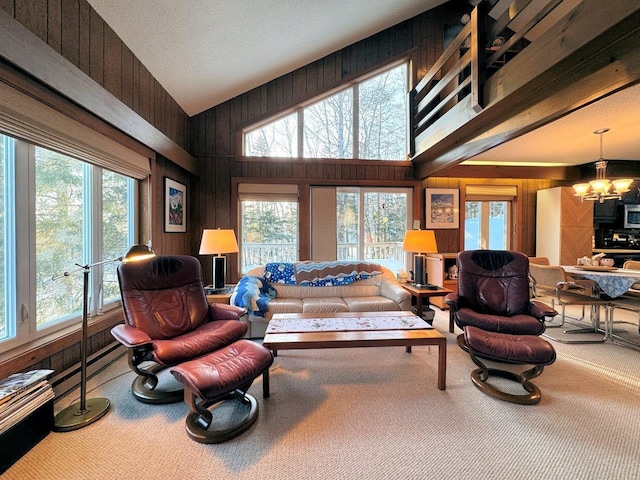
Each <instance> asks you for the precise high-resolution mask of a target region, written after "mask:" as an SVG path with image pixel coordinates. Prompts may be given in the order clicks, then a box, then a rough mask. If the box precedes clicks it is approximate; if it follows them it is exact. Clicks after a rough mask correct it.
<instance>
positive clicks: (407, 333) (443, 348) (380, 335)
mask: <svg viewBox="0 0 640 480" xmlns="http://www.w3.org/2000/svg"><path fill="white" fill-rule="evenodd" d="M375 316H378V317H382V316H386V317H388V316H395V317H400V316H407V317H416V315H414V314H413V313H411V312H358V313H278V314H275V315H274V316H273V318H272V319H271V320H272V321H273V320H285V319H301V318H347V317H352V318H371V317H375ZM421 321H424V320H422V319H421ZM425 323H426V322H425ZM262 344H263V345H264V346H265V347H267V348H269V349H270V350H272V351H273V353H274V355H277V353H278V350H295V349H311V348H355V347H398V346H400V347H406V350H407V352H411V347H413V346H417V345H437V346H438V388H439V389H440V390H445V389H446V378H447V339H446V338H445V337H444V336H443V335H442V334H441V333H440V332H438V331H437V330H435V329H433V328H425V329H424V330H423V329H408V330H404V329H402V330H348V331H312V332H296V333H267V334H266V335H265V336H264V341H263V342H262Z"/></svg>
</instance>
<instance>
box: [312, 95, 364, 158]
mask: <svg viewBox="0 0 640 480" xmlns="http://www.w3.org/2000/svg"><path fill="white" fill-rule="evenodd" d="M304 156H305V157H307V158H352V157H353V90H351V89H350V90H345V91H342V92H339V93H336V94H335V95H332V96H331V97H329V98H326V99H325V100H323V101H321V102H318V103H316V104H314V105H311V106H310V107H307V108H305V109H304Z"/></svg>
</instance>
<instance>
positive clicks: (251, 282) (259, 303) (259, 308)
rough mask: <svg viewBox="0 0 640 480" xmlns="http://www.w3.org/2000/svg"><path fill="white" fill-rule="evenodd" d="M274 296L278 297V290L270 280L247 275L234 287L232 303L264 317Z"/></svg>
mask: <svg viewBox="0 0 640 480" xmlns="http://www.w3.org/2000/svg"><path fill="white" fill-rule="evenodd" d="M272 298H276V290H275V288H273V287H272V286H271V285H269V282H267V281H266V280H264V279H262V278H260V277H252V276H245V277H242V278H241V279H240V281H239V282H238V284H237V285H236V287H235V288H234V290H233V294H232V295H231V300H230V303H231V305H235V306H236V307H242V308H244V309H246V310H247V311H248V312H249V313H251V314H253V315H256V316H258V317H264V316H265V314H266V313H267V311H268V309H269V300H271V299H272Z"/></svg>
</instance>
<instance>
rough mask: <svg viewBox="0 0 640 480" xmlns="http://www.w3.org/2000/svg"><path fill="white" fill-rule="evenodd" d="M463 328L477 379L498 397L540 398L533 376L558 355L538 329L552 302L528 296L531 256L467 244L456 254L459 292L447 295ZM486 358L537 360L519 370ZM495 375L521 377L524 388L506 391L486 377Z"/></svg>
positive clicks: (515, 361)
mask: <svg viewBox="0 0 640 480" xmlns="http://www.w3.org/2000/svg"><path fill="white" fill-rule="evenodd" d="M445 302H446V303H447V304H448V305H449V306H450V308H451V312H452V315H454V319H455V321H456V323H457V325H458V327H460V328H462V330H463V333H462V334H461V335H459V336H458V345H460V347H461V348H462V349H463V350H465V351H467V352H469V354H470V356H471V360H472V361H473V362H474V363H475V364H476V365H477V366H478V367H479V368H477V369H476V370H474V371H473V372H472V373H471V379H472V381H473V383H474V385H475V386H476V387H477V388H478V389H480V390H481V391H482V392H484V393H486V394H487V395H490V396H492V397H495V398H498V399H500V400H505V401H508V402H513V403H521V404H536V403H538V402H539V401H540V397H541V393H540V389H539V388H538V387H537V386H536V385H534V384H533V383H531V379H533V378H535V377H537V376H538V375H540V374H541V373H542V371H543V369H544V367H545V366H546V365H550V364H551V363H553V362H554V361H555V359H556V354H555V350H554V349H553V347H552V346H551V344H550V343H549V342H547V341H546V340H543V339H542V338H540V337H539V335H540V334H541V333H542V332H544V330H545V324H544V320H545V318H546V317H554V316H556V315H557V314H558V312H556V311H555V310H554V309H553V308H551V307H549V306H548V305H545V304H543V303H541V302H537V301H535V300H534V301H532V300H530V298H529V259H528V258H527V257H526V256H525V255H524V254H522V253H519V252H510V251H504V250H469V251H464V252H460V253H459V254H458V292H457V293H450V294H448V295H447V296H446V297H445ZM483 360H491V361H494V362H498V363H506V364H512V365H526V364H530V365H533V368H531V369H529V370H526V371H524V372H521V373H517V372H514V371H511V370H503V369H499V368H489V367H488V366H487V365H486V364H485V363H484V362H483ZM491 376H497V377H502V378H505V379H507V380H513V381H516V382H518V383H520V384H521V385H522V387H523V389H524V390H525V393H524V394H513V393H509V392H505V391H502V390H501V389H499V388H498V386H497V385H494V384H492V383H491V382H489V381H488V379H489V377H491Z"/></svg>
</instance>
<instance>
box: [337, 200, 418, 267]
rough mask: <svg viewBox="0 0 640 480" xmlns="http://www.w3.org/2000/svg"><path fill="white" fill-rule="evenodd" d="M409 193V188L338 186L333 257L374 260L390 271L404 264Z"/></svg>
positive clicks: (408, 217)
mask: <svg viewBox="0 0 640 480" xmlns="http://www.w3.org/2000/svg"><path fill="white" fill-rule="evenodd" d="M410 195H411V191H410V189H385V188H377V189H365V188H338V189H337V192H336V219H337V230H336V231H337V237H338V238H337V260H366V261H374V262H378V263H381V264H383V265H385V266H387V267H389V268H390V269H391V270H392V271H394V272H395V271H398V270H399V269H401V268H404V267H405V252H404V251H403V250H402V241H403V239H404V235H405V232H406V230H407V225H408V223H409V219H410V218H411V209H410V207H409V199H410V198H411V196H410Z"/></svg>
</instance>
